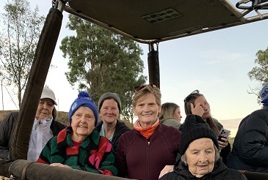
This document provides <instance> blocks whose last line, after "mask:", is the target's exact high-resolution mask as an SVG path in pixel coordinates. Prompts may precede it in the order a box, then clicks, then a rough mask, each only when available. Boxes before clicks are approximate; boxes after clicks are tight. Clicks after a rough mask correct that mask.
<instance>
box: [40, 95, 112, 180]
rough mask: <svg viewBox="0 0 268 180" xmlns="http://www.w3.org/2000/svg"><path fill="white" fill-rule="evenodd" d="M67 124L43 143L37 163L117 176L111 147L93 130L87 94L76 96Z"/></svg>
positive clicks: (91, 104)
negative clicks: (43, 146) (44, 144)
mask: <svg viewBox="0 0 268 180" xmlns="http://www.w3.org/2000/svg"><path fill="white" fill-rule="evenodd" d="M68 121H69V124H70V126H68V127H67V128H66V129H64V130H62V131H61V132H60V133H59V134H58V136H54V137H53V138H52V139H51V140H50V141H49V142H48V143H47V145H46V146H45V148H44V149H43V151H42V152H41V154H40V157H39V159H38V160H37V162H41V163H45V164H50V165H51V166H59V167H66V168H73V169H78V170H84V171H89V172H93V173H99V174H105V175H117V168H116V167H115V164H114V163H115V162H114V161H115V157H114V154H113V152H112V144H111V143H110V142H109V140H108V139H106V138H105V137H102V136H100V135H99V133H98V132H97V131H96V130H95V129H94V128H95V126H96V124H97V121H98V110H97V107H96V105H95V103H94V101H93V100H92V99H91V97H90V96H89V94H88V93H86V92H80V93H79V94H78V98H77V99H76V100H75V101H74V102H73V104H72V105H71V108H70V111H69V115H68Z"/></svg>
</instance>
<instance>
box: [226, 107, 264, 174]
mask: <svg viewBox="0 0 268 180" xmlns="http://www.w3.org/2000/svg"><path fill="white" fill-rule="evenodd" d="M227 166H228V167H230V168H233V169H241V170H248V171H255V172H266V173H267V172H268V107H264V108H263V109H261V110H257V111H254V112H252V113H251V114H250V115H248V116H247V117H245V118H244V119H242V121H241V122H240V125H239V128H238V131H237V134H236V137H235V140H234V144H233V150H232V152H231V154H230V156H229V160H228V163H227Z"/></svg>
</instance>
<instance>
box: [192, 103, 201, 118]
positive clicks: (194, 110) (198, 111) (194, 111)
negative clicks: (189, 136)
mask: <svg viewBox="0 0 268 180" xmlns="http://www.w3.org/2000/svg"><path fill="white" fill-rule="evenodd" d="M190 105H191V111H192V114H193V115H197V116H200V117H202V116H203V114H204V109H203V107H202V106H201V104H200V103H197V104H196V106H195V105H194V104H192V103H191V104H190Z"/></svg>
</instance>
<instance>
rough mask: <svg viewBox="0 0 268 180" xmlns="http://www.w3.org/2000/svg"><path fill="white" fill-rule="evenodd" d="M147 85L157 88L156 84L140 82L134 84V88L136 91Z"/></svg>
mask: <svg viewBox="0 0 268 180" xmlns="http://www.w3.org/2000/svg"><path fill="white" fill-rule="evenodd" d="M148 86H149V87H152V88H157V87H156V85H154V84H141V85H138V86H135V87H134V90H135V91H136V92H137V91H139V90H141V89H143V88H145V87H148Z"/></svg>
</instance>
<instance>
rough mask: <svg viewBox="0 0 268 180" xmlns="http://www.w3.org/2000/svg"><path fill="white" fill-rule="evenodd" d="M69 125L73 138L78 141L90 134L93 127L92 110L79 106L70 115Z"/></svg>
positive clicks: (93, 117)
mask: <svg viewBox="0 0 268 180" xmlns="http://www.w3.org/2000/svg"><path fill="white" fill-rule="evenodd" d="M71 118H72V122H71V127H72V129H73V140H75V141H78V142H80V140H81V139H82V140H83V139H85V138H86V137H87V136H88V135H90V134H91V132H92V131H93V129H94V128H95V116H94V113H93V111H92V110H91V109H90V108H88V107H84V106H81V107H79V108H78V109H77V110H76V111H75V112H74V114H73V115H72V117H71Z"/></svg>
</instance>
